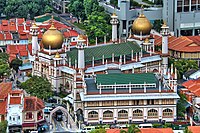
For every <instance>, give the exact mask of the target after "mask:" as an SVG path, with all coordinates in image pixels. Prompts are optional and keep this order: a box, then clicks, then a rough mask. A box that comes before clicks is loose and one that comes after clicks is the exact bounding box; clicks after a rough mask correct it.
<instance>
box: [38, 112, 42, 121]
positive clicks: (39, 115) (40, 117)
mask: <svg viewBox="0 0 200 133" xmlns="http://www.w3.org/2000/svg"><path fill="white" fill-rule="evenodd" d="M42 118H43V112H42V110H40V111H39V112H38V113H37V119H38V120H41V119H42Z"/></svg>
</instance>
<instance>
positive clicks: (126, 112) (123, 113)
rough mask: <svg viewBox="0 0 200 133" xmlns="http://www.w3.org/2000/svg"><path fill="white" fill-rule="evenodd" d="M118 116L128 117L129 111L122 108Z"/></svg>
mask: <svg viewBox="0 0 200 133" xmlns="http://www.w3.org/2000/svg"><path fill="white" fill-rule="evenodd" d="M118 118H128V111H126V110H120V111H119V112H118Z"/></svg>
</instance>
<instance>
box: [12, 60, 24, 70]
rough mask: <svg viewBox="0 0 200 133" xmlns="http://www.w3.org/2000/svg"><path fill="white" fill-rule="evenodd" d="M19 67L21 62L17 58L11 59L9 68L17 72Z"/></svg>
mask: <svg viewBox="0 0 200 133" xmlns="http://www.w3.org/2000/svg"><path fill="white" fill-rule="evenodd" d="M19 66H22V60H20V59H18V58H16V59H13V60H12V61H11V63H10V67H11V68H13V69H14V70H15V71H16V72H18V70H19Z"/></svg>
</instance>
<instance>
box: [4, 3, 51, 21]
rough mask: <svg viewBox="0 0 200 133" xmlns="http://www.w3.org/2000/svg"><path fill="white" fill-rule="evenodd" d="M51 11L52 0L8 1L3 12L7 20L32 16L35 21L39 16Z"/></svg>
mask: <svg viewBox="0 0 200 133" xmlns="http://www.w3.org/2000/svg"><path fill="white" fill-rule="evenodd" d="M51 11H52V8H51V0H34V1H28V0H8V1H7V2H6V5H5V9H4V11H3V12H4V13H5V15H6V16H7V18H12V17H19V18H26V17H27V16H28V14H30V17H31V19H33V18H34V17H35V16H37V15H41V14H44V13H46V12H51Z"/></svg>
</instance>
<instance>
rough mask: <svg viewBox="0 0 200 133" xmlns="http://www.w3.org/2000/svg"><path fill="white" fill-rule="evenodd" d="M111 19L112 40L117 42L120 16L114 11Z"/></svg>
mask: <svg viewBox="0 0 200 133" xmlns="http://www.w3.org/2000/svg"><path fill="white" fill-rule="evenodd" d="M111 18H112V19H111V20H110V23H111V24H112V42H113V43H115V42H117V25H118V23H119V21H118V19H117V18H118V16H117V15H116V13H113V15H112V16H111Z"/></svg>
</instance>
